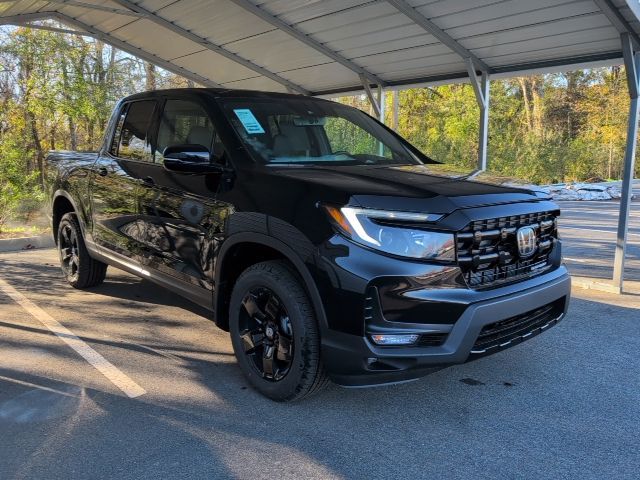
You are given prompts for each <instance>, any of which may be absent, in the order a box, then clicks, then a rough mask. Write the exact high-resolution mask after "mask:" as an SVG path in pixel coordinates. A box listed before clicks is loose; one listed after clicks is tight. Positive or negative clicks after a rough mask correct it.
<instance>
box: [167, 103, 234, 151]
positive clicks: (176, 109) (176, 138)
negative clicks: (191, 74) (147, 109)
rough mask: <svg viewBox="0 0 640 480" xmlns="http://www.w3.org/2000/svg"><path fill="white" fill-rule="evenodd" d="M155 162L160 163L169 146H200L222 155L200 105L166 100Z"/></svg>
mask: <svg viewBox="0 0 640 480" xmlns="http://www.w3.org/2000/svg"><path fill="white" fill-rule="evenodd" d="M157 143H158V145H157V147H156V151H155V161H156V162H159V163H162V161H163V158H164V157H163V156H162V152H164V149H165V148H167V147H168V146H170V145H184V144H191V145H202V146H203V147H206V148H207V149H209V150H210V151H211V150H212V149H213V152H215V153H216V154H220V153H222V145H221V144H220V139H219V137H218V135H217V133H216V131H215V129H214V127H213V123H212V122H211V119H210V118H209V115H208V114H207V112H206V111H205V109H204V108H203V107H202V105H200V104H198V103H196V102H194V101H191V100H167V102H166V103H165V105H164V110H163V112H162V117H161V119H160V128H159V130H158V142H157Z"/></svg>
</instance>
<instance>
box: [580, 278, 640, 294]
mask: <svg viewBox="0 0 640 480" xmlns="http://www.w3.org/2000/svg"><path fill="white" fill-rule="evenodd" d="M571 285H572V286H574V287H579V288H584V289H587V290H599V291H601V292H608V293H617V294H619V293H620V290H618V289H617V288H616V287H615V286H614V285H613V281H612V280H608V279H605V278H592V277H579V276H575V275H571ZM622 290H623V291H622V293H631V294H635V295H638V294H640V282H636V281H633V280H625V281H624V284H623V288H622Z"/></svg>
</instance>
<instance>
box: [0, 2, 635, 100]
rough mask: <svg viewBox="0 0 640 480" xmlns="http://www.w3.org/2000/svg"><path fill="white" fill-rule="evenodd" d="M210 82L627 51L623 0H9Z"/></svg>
mask: <svg viewBox="0 0 640 480" xmlns="http://www.w3.org/2000/svg"><path fill="white" fill-rule="evenodd" d="M628 1H629V3H630V4H631V3H633V5H632V6H633V7H634V8H635V6H636V5H637V3H638V2H637V0H636V1H633V2H632V0H628ZM44 18H53V19H56V20H59V21H60V22H62V23H65V24H67V25H69V26H70V27H72V28H74V29H78V30H83V31H85V32H87V33H89V34H90V35H93V36H99V37H100V38H102V39H103V40H105V41H106V42H110V43H114V44H115V45H116V46H118V47H119V48H123V49H124V50H128V51H130V52H132V53H135V54H136V55H140V54H145V55H144V56H145V58H148V59H152V60H153V59H155V61H157V62H158V64H160V65H161V66H163V67H165V68H167V69H169V70H173V71H176V72H177V73H180V74H181V75H184V76H186V77H188V78H191V79H193V80H195V81H196V82H198V83H202V84H204V85H209V86H224V87H229V88H249V89H260V90H271V91H287V90H292V91H296V92H300V93H306V94H313V95H319V94H329V93H337V92H340V91H354V90H362V84H361V80H360V78H361V75H364V76H365V77H366V78H367V79H368V80H369V82H370V83H371V84H375V85H380V86H383V87H388V86H402V85H410V84H419V83H425V82H433V81H445V80H451V79H460V78H466V77H467V76H468V74H467V63H466V60H467V59H468V58H471V59H473V61H474V64H475V67H476V69H477V70H486V71H487V72H488V73H489V74H490V75H495V74H511V73H515V72H519V71H524V70H531V69H547V68H551V67H553V66H559V65H562V66H566V65H581V66H583V65H585V64H590V63H591V64H594V63H593V62H597V63H599V64H603V63H606V62H608V61H611V60H616V61H620V60H621V59H622V49H621V46H620V37H619V35H620V32H621V31H623V30H625V29H629V31H631V33H632V36H633V38H634V40H636V41H638V43H640V37H639V36H638V34H639V33H640V23H639V22H638V17H637V16H636V15H635V14H634V13H633V11H632V9H631V8H630V7H629V5H627V2H626V1H625V0H577V1H576V0H572V1H566V0H564V1H563V0H440V1H433V0H372V1H364V0H322V1H320V0H267V1H262V0H213V1H208V0H143V1H139V0H138V1H135V2H133V1H129V0H107V1H98V0H82V1H75V0H53V1H34V0H0V23H13V24H24V23H26V22H29V21H36V20H40V19H44Z"/></svg>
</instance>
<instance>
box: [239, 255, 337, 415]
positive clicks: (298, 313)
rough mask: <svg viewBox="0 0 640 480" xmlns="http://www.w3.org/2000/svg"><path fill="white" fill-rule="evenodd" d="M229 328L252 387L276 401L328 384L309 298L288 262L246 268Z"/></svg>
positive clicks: (292, 398)
mask: <svg viewBox="0 0 640 480" xmlns="http://www.w3.org/2000/svg"><path fill="white" fill-rule="evenodd" d="M229 315H230V317H229V330H230V333H231V341H232V343H233V350H234V352H235V354H236V358H237V359H238V364H239V365H240V368H241V370H242V372H243V373H244V374H245V376H246V377H247V379H248V380H249V382H250V383H251V385H252V386H253V387H254V388H255V389H256V390H258V391H259V392H260V393H262V394H263V395H265V396H267V397H269V398H271V399H272V400H276V401H281V402H284V401H292V400H299V399H301V398H303V397H306V396H308V395H311V394H313V393H315V392H317V391H318V390H320V389H321V388H322V387H324V386H325V385H326V384H327V383H328V380H327V377H326V375H325V373H324V370H323V368H322V363H321V361H320V334H319V331H318V325H317V322H316V319H315V315H314V314H313V308H312V307H311V303H310V301H309V298H308V296H307V294H306V292H305V291H304V289H303V288H302V286H301V285H300V281H299V280H298V279H297V278H296V276H295V275H294V274H293V273H292V272H291V270H290V268H289V267H288V266H287V264H286V263H285V262H282V261H269V262H262V263H258V264H256V265H253V266H251V267H249V268H248V269H247V270H245V271H244V272H243V273H242V274H241V275H240V277H239V278H238V281H237V282H236V284H235V286H234V288H233V292H232V294H231V305H230V309H229Z"/></svg>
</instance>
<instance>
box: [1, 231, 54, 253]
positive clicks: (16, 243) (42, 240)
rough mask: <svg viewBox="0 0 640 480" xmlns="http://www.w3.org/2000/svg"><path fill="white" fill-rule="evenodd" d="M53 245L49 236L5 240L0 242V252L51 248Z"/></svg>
mask: <svg viewBox="0 0 640 480" xmlns="http://www.w3.org/2000/svg"><path fill="white" fill-rule="evenodd" d="M54 245H55V242H54V241H53V237H52V236H51V234H47V235H40V236H37V237H22V238H5V239H2V240H0V252H14V251H16V250H32V249H34V248H51V247H53V246H54Z"/></svg>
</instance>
